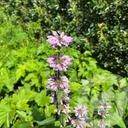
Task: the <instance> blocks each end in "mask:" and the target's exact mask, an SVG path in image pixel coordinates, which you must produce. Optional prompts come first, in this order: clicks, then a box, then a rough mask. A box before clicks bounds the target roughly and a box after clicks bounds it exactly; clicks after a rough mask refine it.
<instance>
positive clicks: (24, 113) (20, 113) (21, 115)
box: [16, 110, 27, 120]
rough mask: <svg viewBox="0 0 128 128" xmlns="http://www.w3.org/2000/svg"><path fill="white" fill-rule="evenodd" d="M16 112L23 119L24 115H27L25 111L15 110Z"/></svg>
mask: <svg viewBox="0 0 128 128" xmlns="http://www.w3.org/2000/svg"><path fill="white" fill-rule="evenodd" d="M16 113H17V115H18V116H19V117H20V118H21V119H23V120H25V118H26V116H27V113H26V112H24V111H19V110H16Z"/></svg>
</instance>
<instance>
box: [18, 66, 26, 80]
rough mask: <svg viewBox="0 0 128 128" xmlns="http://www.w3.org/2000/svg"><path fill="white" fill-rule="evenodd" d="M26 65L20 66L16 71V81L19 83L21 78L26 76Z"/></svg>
mask: <svg viewBox="0 0 128 128" xmlns="http://www.w3.org/2000/svg"><path fill="white" fill-rule="evenodd" d="M25 69H26V66H25V65H19V66H18V69H17V70H16V80H17V81H18V80H19V79H20V78H21V77H24V76H25Z"/></svg>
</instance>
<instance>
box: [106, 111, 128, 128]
mask: <svg viewBox="0 0 128 128" xmlns="http://www.w3.org/2000/svg"><path fill="white" fill-rule="evenodd" d="M106 123H107V124H108V126H114V125H118V126H120V128H126V126H125V123H124V121H123V119H122V118H121V117H120V116H119V115H118V114H117V113H113V114H111V115H110V116H109V117H108V118H107V119H106Z"/></svg>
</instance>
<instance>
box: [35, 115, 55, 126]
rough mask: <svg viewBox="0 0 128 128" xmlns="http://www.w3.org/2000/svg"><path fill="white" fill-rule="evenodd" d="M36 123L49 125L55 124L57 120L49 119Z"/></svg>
mask: <svg viewBox="0 0 128 128" xmlns="http://www.w3.org/2000/svg"><path fill="white" fill-rule="evenodd" d="M36 122H37V123H38V125H48V124H51V123H54V122H55V119H54V117H49V118H47V119H45V120H43V121H36Z"/></svg>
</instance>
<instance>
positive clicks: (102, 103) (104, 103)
mask: <svg viewBox="0 0 128 128" xmlns="http://www.w3.org/2000/svg"><path fill="white" fill-rule="evenodd" d="M100 104H101V106H100V108H101V109H110V108H111V106H109V105H108V103H106V102H101V103H100Z"/></svg>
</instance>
